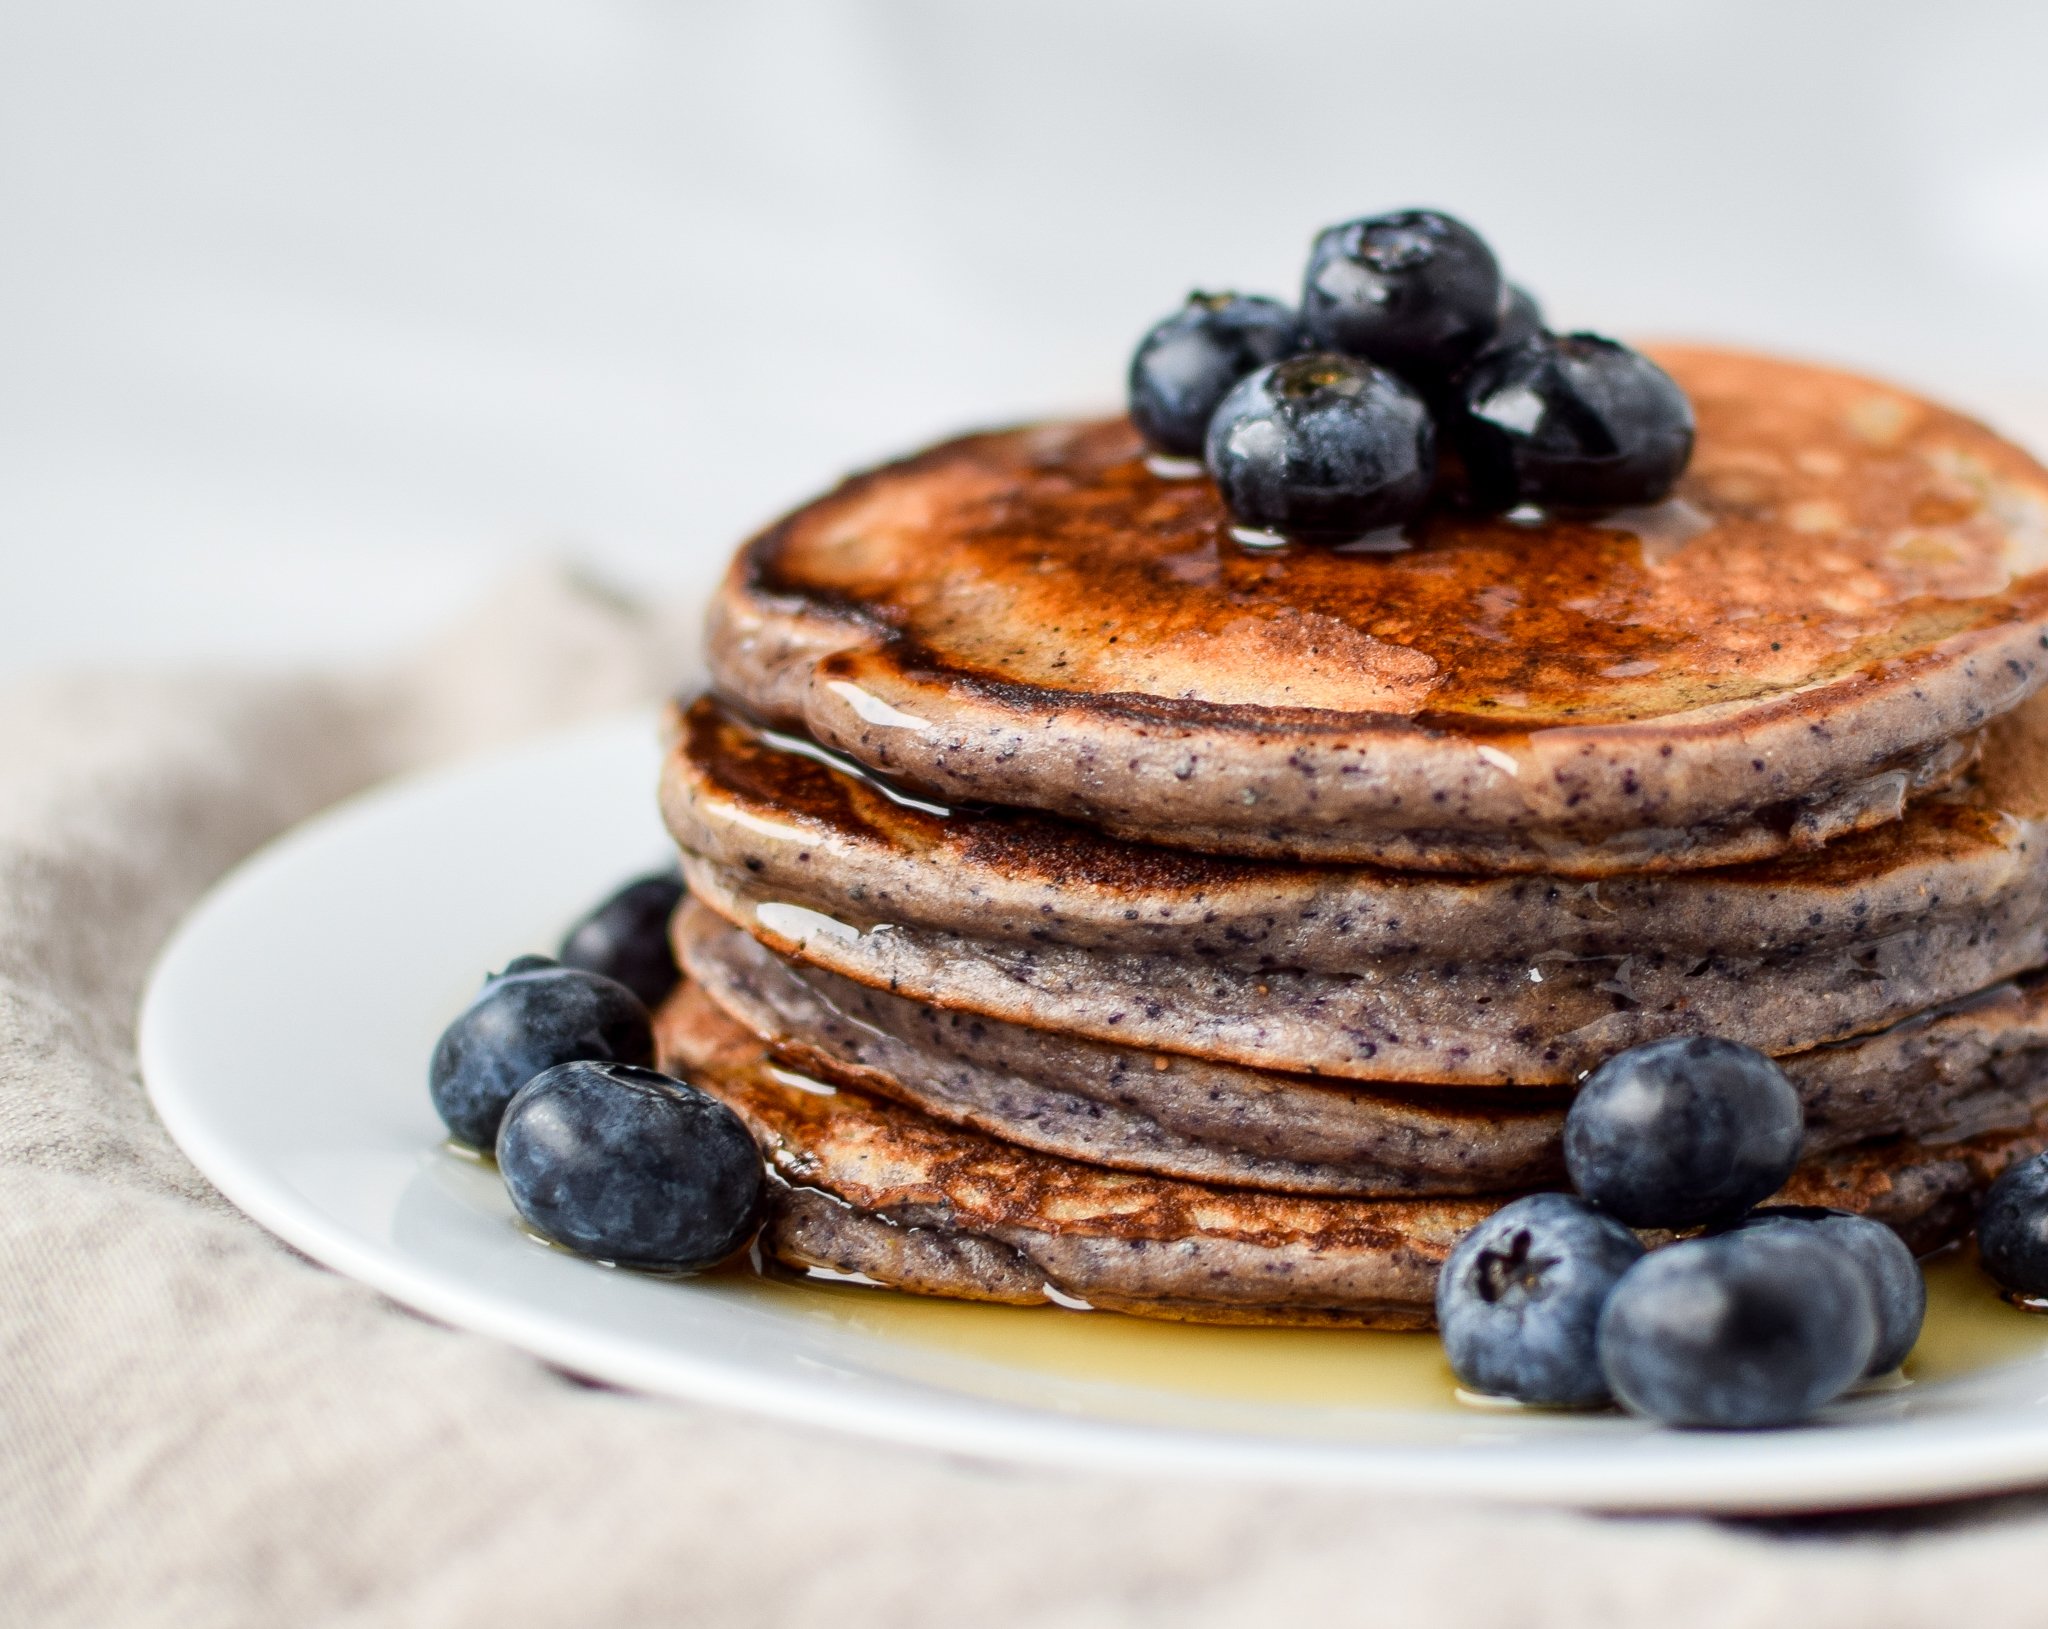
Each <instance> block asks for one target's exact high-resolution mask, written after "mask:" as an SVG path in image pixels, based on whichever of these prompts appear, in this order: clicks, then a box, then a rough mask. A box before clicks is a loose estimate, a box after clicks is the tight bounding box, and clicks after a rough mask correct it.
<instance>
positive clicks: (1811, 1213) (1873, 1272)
mask: <svg viewBox="0 0 2048 1629" xmlns="http://www.w3.org/2000/svg"><path fill="white" fill-rule="evenodd" d="M1766 1227H1791V1228H1803V1229H1811V1230H1812V1231H1813V1232H1814V1233H1815V1234H1817V1235H1818V1236H1819V1237H1820V1238H1823V1239H1826V1240H1828V1241H1829V1242H1830V1243H1832V1244H1835V1245H1838V1246H1840V1247H1841V1249H1843V1250H1844V1251H1846V1252H1847V1253H1848V1255H1849V1257H1850V1259H1851V1260H1853V1261H1854V1262H1855V1263H1856V1265H1857V1266H1858V1267H1860V1268H1861V1269H1862V1270H1863V1277H1864V1282H1865V1284H1866V1285H1868V1287H1869V1289H1870V1297H1871V1305H1872V1307H1873V1309H1874V1310H1875V1311H1876V1313H1877V1344H1876V1346H1875V1348H1874V1349H1873V1350H1872V1352H1871V1354H1870V1370H1869V1372H1870V1373H1871V1374H1890V1373H1891V1372H1892V1370H1894V1369H1896V1368H1897V1367H1898V1366H1899V1365H1900V1364H1901V1363H1904V1362H1905V1361H1906V1354H1907V1353H1908V1352H1910V1351H1912V1350H1913V1343H1914V1342H1915V1341H1917V1340H1918V1339H1919V1338H1920V1325H1921V1324H1922V1323H1923V1322H1924V1321H1925V1320H1926V1317H1927V1280H1926V1279H1925V1278H1923V1277H1921V1276H1920V1263H1919V1262H1917V1261H1915V1260H1914V1259H1913V1252H1912V1251H1911V1250H1909V1249H1907V1248H1906V1241H1905V1240H1904V1239H1902V1238H1900V1237H1899V1236H1898V1234H1896V1233H1894V1232H1893V1231H1892V1230H1891V1229H1890V1228H1888V1227H1886V1226H1885V1225H1884V1223H1882V1222H1879V1221H1873V1220H1872V1219H1871V1218H1870V1217H1868V1216H1859V1215H1857V1214H1856V1212H1854V1211H1853V1210H1835V1209H1833V1208H1831V1207H1830V1206H1826V1205H1766V1206H1764V1207H1763V1208H1762V1209H1761V1210H1753V1211H1751V1212H1750V1213H1749V1214H1748V1215H1747V1216H1745V1217H1743V1218H1742V1219H1741V1220H1740V1221H1738V1222H1735V1223H1733V1224H1732V1225H1731V1226H1730V1228H1729V1230H1728V1231H1729V1232H1731V1233H1748V1232H1753V1231H1754V1230H1755V1229H1757V1228H1766Z"/></svg>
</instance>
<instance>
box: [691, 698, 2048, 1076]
mask: <svg viewBox="0 0 2048 1629" xmlns="http://www.w3.org/2000/svg"><path fill="white" fill-rule="evenodd" d="M674 728H675V731H676V741H675V745H674V748H673V750H672V752H671V753H670V756H669V760H668V765H667V769H666V772H665V775H664V781H663V806H664V810H665V813H666V816H667V819H668V822H669V825H670V828H671V830H672V831H673V833H674V834H675V836H676V838H677V840H678V841H679V843H680V844H681V845H682V846H683V848H684V849H685V850H686V851H687V852H689V853H690V854H691V855H692V858H691V859H690V861H689V862H688V864H689V866H690V869H691V872H692V876H693V878H694V880H695V883H696V885H697V887H698V889H699V892H700V893H701V894H702V896H703V897H704V898H705V899H706V900H708V901H709V902H710V903H712V904H713V905H714V906H716V907H717V908H718V909H719V910H720V911H722V912H723V913H724V914H725V915H727V916H728V917H729V918H731V920H733V921H734V922H735V923H738V924H739V925H741V926H744V927H746V928H748V929H749V931H751V932H755V933H758V934H760V935H762V936H763V937H764V938H766V939H768V940H769V942H771V943H773V944H774V945H775V946H776V948H777V949H779V950H784V951H788V952H791V953H794V954H797V955H799V956H801V957H802V958H804V959H805V960H808V961H811V962H815V963H817V964H819V965H823V966H826V967H829V968H831V969H832V970H834V971H837V972H840V973H843V974H845V975H847V976H849V977H853V978H856V979H861V980H864V981H866V982H868V983H871V984H876V985H880V986H882V987H885V988H889V989H896V990H902V991H905V992H907V993H910V994H913V995H915V996H917V997H919V998H921V999H924V1000H928V1001H932V1002H936V1003H938V1004H940V1005H944V1006H950V1007H956V1008H960V1009H962V1010H967V1011H974V1012H979V1013H982V1014H984V1015H986V1016H989V1017H994V1018H1000V1019H1004V1020H1007V1021H1010V1022H1018V1023H1027V1024H1037V1025H1040V1026H1042V1027H1053V1026H1057V1027H1064V1028H1072V1029H1076V1030H1078V1031H1080V1032H1082V1033H1085V1034H1089V1035H1093V1036H1095V1037H1097V1038H1098V1039H1104V1040H1112V1041H1124V1040H1128V1041H1130V1042H1132V1043H1133V1044H1138V1045H1142V1046H1148V1047H1156V1048H1162V1049H1165V1050H1169V1051H1181V1052H1187V1053H1191V1054H1193V1055H1197V1056H1203V1057H1212V1058H1220V1059H1229V1060H1233V1061H1236V1062H1240V1063H1246V1064H1251V1065H1254V1066H1258V1067H1266V1068H1275V1069H1285V1070H1295V1071H1314V1072H1320V1073H1326V1074H1333V1075H1341V1076H1346V1077H1350V1078H1356V1079H1369V1080H1405V1081H1436V1082H1443V1083H1452V1084H1499V1083H1509V1082H1522V1083H1552V1084H1561V1083H1566V1082H1569V1081H1570V1080H1572V1079H1574V1078H1576V1076H1577V1075H1578V1074H1580V1073H1582V1072H1583V1071H1584V1070H1586V1069H1588V1068H1590V1067H1592V1066H1593V1065H1594V1064H1597V1063H1598V1062H1599V1061H1600V1059H1601V1058H1603V1057H1605V1056H1606V1055H1608V1054H1609V1053H1611V1052H1613V1051H1616V1050H1618V1049H1620V1048H1621V1047H1624V1046H1630V1045H1634V1044H1636V1043H1638V1042H1640V1041H1644V1040H1650V1039H1654V1038H1656V1037H1657V1036H1660V1035H1665V1034H1673V1033H1716V1034H1722V1035H1726V1036H1728V1037H1729V1038H1731V1039H1734V1040H1740V1041H1745V1042H1747V1043H1749V1044H1751V1045H1754V1046H1758V1047H1761V1048H1762V1049H1764V1050H1765V1051H1769V1052H1774V1053H1777V1052H1795V1051H1802V1050H1805V1049H1807V1048H1810V1047H1813V1046H1817V1045H1821V1044H1823V1043H1825V1042H1827V1041H1830V1040H1836V1039H1840V1038H1843V1037H1845V1036H1850V1035H1856V1034H1863V1033H1868V1032H1870V1031H1873V1030H1876V1029H1881V1028H1883V1027H1884V1026H1886V1025H1888V1024H1891V1023H1895V1022H1898V1021H1899V1020H1900V1019H1902V1018H1904V1017H1906V1016H1908V1015H1909V1014H1911V1013H1914V1012H1917V1011H1920V1010H1922V1009H1924V1008H1926V1007H1930V1006H1935V1005H1939V1004H1941V1003H1943V1002H1947V1001H1952V1000H1956V999H1958V998H1960V997H1962V996H1965V995H1967V994H1968V993H1970V992H1971V991H1973V990H1977V989H1981V988H1984V987H1985V986H1987V985H1990V984H1994V983H1997V982H1998V981H2000V980H2002V979H2005V978H2009V977H2012V976H2014V975H2016V974H2018V973H2021V972H2024V971H2026V970H2027V969H2029V968H2031V967H2034V966H2037V965H2039V964H2041V963H2042V962H2043V961H2044V960H2048V697H2042V698H2038V699H2032V700H2030V701H2028V702H2027V703H2024V704H2023V705H2022V706H2021V707H2020V708H2018V709H2017V710H2016V711H2014V712H2013V713H2012V714H2010V715H2008V716H2007V717H2005V718H2002V719H2000V720H1999V721H1998V722H1997V723H1996V724H1995V725H1994V726H1993V727H1992V728H1991V729H1990V730H1989V731H1988V732H1987V747H1986V751H1985V755H1984V759H1983V761H1982V763H1981V765H1980V766H1979V768H1978V770H1977V772H1976V773H1975V775H1974V776H1973V778H1972V780H1971V781H1970V782H1969V783H1968V784H1967V785H1966V786H1964V787H1961V788H1958V789H1956V790H1955V791H1954V792H1952V793H1946V794H1943V795H1941V796H1939V797H1937V798H1934V799H1931V800H1928V801H1926V802H1923V803H1922V804H1920V805H1918V806H1916V807H1915V808H1914V810H1913V811H1912V812H1911V813H1910V814H1909V815H1908V816H1907V817H1906V819H1904V820H1903V821H1900V822H1896V823H1894V824H1893V825H1892V826H1889V827H1885V828H1881V829H1879V830H1877V831H1873V832H1869V833H1864V834H1860V835H1858V836H1855V837H1851V838H1845V839H1843V840H1842V841H1841V842H1839V843H1837V844H1835V845H1832V846H1831V847H1829V848H1827V849H1825V850H1822V851H1819V852H1817V853H1810V854H1803V855H1797V856H1791V857H1786V858H1783V859H1779V860H1776V861H1773V862H1769V863H1766V864H1758V865H1754V866H1748V867H1740V868H1735V869H1733V870H1730V871H1717V872H1705V873H1702V872H1685V873H1676V874H1669V875H1662V876H1648V877H1627V878H1611V879H1606V880H1603V881H1600V882H1598V883H1583V882H1568V881H1565V880H1562V879H1557V878H1530V877H1443V876H1433V875H1424V874H1418V873H1401V872H1395V871H1389V870H1386V869H1384V868H1375V867H1335V866H1317V865H1302V864H1295V863H1289V862H1275V861H1248V860H1238V859H1223V858H1215V857H1210V856H1200V855H1192V854H1188V853H1186V852H1184V851H1176V850H1168V849H1161V848H1157V847H1152V846H1147V845H1143V844H1137V843H1131V842H1124V841H1119V840H1117V839H1114V838H1108V837H1104V836H1102V835H1100V834H1097V833H1093V832H1090V831H1089V830H1088V829H1087V828H1085V827H1081V826H1078V825H1075V824H1073V823H1071V822H1065V821H1058V820H1051V819H1047V818H1045V817H1041V816H1034V815H1029V814H1020V813H1016V812H1014V811H996V810H986V811H973V812H969V811H956V812H953V813H951V814H946V815H940V814H935V813H933V812H932V811H931V810H929V809H919V808H915V807H910V806H907V805H905V804H903V803H902V802H900V801H899V800H898V798H897V797H892V796H891V795H889V794H888V793H887V792H885V791H884V790H883V789H881V788H879V787H876V786H875V785H873V784H870V783H868V782H866V781H863V780H862V779H861V778H859V777H858V776H857V775H854V774H849V773H845V772H842V771H840V770H836V769H834V768H833V767H831V766H830V765H829V764H827V763H825V762H821V761H818V759H817V758H816V756H815V755H807V753H809V751H810V749H807V748H806V747H805V746H804V744H803V743H801V742H797V741H794V740H791V739H790V738H784V737H775V736H772V735H766V734H764V733H762V732H761V731H759V730H757V729H755V728H753V727H751V726H749V725H747V724H745V723H743V722H742V721H740V720H737V719H735V718H734V717H732V716H731V715H730V714H729V713H726V712H725V711H723V710H722V709H721V708H719V707H718V706H717V705H716V704H715V703H713V702H710V701H708V700H700V701H698V702H697V703H695V704H694V705H692V706H691V707H689V708H688V709H687V710H686V711H685V712H683V713H682V715H681V716H680V717H679V718H678V719H676V720H675V722H674ZM791 907H795V908H794V909H792V908H791ZM764 913H765V914H764ZM883 929H886V932H884V931H879V930H883Z"/></svg>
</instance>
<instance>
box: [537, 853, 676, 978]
mask: <svg viewBox="0 0 2048 1629" xmlns="http://www.w3.org/2000/svg"><path fill="white" fill-rule="evenodd" d="M683 893H684V889H683V879H682V878H681V877H680V876H679V875H678V874H677V873H675V872H673V871H663V872H658V873H656V874H655V875H654V876H651V877H636V878H634V880H633V881H631V882H629V883H627V884H626V885H625V886H624V887H623V888H621V889H619V891H618V892H617V893H615V894H613V895H612V896H611V897H610V898H608V899H606V900H605V901H604V903H603V904H601V905H599V906H598V907H597V908H596V909H595V910H593V911H592V912H591V913H590V914H589V915H588V916H586V917H584V918H583V920H582V921H580V922H578V923H577V924H576V925H575V926H574V927H573V928H571V929H570V930H569V932H568V935H567V937H565V938H564V939H563V940H562V950H561V956H562V961H563V962H564V963H565V964H566V965H567V966H570V967H580V968H582V969H584V971H586V972H590V973H602V974H603V975H604V976H605V977H606V978H608V979H617V980H618V981H619V982H620V983H621V984H623V985H624V986H625V987H626V988H627V989H629V990H631V991H632V992H633V994H635V995H636V996H638V997H639V998H640V999H641V1000H642V1001H643V1002H645V1003H646V1004H647V1005H648V1007H650V1008H653V1007H658V1006H660V1005H661V1004H662V1002H664V1001H666V1000H667V999H668V997H669V994H670V992H671V991H673V990H674V989H675V987H676V985H677V984H678V983H679V982H681V980H682V976H683V974H682V969H680V968H679V967H677V966H676V953H675V950H674V949H673V947H671V946H670V944H669V938H668V920H669V918H670V917H672V916H674V915H675V912H676V907H677V906H678V905H680V904H681V903H682V901H683Z"/></svg>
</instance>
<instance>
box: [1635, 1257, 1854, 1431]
mask: <svg viewBox="0 0 2048 1629" xmlns="http://www.w3.org/2000/svg"><path fill="white" fill-rule="evenodd" d="M1598 1339H1599V1349H1600V1367H1601V1370H1602V1372H1604V1373H1605V1375H1606V1376H1607V1383H1608V1385H1609V1386H1610V1387H1612V1388H1613V1391H1614V1395H1615V1397H1616V1398H1618V1399H1619V1400H1620V1401H1621V1403H1622V1404H1623V1406H1625V1407H1626V1408H1628V1409H1629V1410H1630V1411H1631V1412H1633V1413H1636V1414H1646V1415H1648V1416H1649V1417H1650V1418H1651V1419H1654V1420H1661V1421H1663V1422H1664V1423H1665V1424H1666V1425H1691V1426H1721V1427H1747V1426H1772V1425H1791V1424H1793V1423H1794V1422H1795V1421H1798V1420H1802V1419H1804V1418H1806V1416H1807V1415H1809V1414H1811V1413H1812V1412H1813V1411H1814V1410H1815V1409H1817V1408H1819V1407H1821V1406H1822V1405H1823V1404H1824V1403H1827V1402H1830V1401H1832V1400H1833V1399H1834V1398H1836V1397H1839V1396H1840V1395H1841V1394H1842V1393H1843V1392H1844V1391H1846V1390H1848V1388H1849V1387H1850V1386H1851V1385H1853V1384H1854V1383H1855V1382H1856V1380H1857V1379H1858V1378H1859V1377H1860V1376H1861V1375H1863V1373H1864V1372H1865V1371H1866V1370H1867V1369H1868V1368H1869V1366H1870V1354H1871V1351H1872V1349H1873V1348H1874V1346H1875V1345H1876V1341H1877V1314H1876V1312H1875V1311H1874V1310H1873V1309H1872V1307H1871V1304H1870V1290H1869V1288H1868V1286H1867V1285H1866V1283H1865V1281H1864V1275H1863V1273H1862V1272H1861V1271H1860V1270H1859V1269H1858V1267H1857V1265H1856V1263H1855V1262H1854V1261H1853V1260H1852V1259H1851V1258H1850V1256H1849V1254H1848V1252H1847V1251H1845V1250H1843V1249H1842V1248H1841V1247H1840V1246H1838V1245H1836V1244H1834V1243H1832V1242H1831V1241H1829V1240H1827V1239H1825V1238H1823V1237H1821V1236H1820V1234H1819V1233H1818V1232H1817V1231H1814V1230H1812V1229H1807V1228H1790V1227H1765V1228H1758V1229H1756V1230H1754V1231H1752V1232H1746V1233H1721V1234H1716V1235H1714V1236H1712V1237H1709V1238H1703V1239H1689V1240H1686V1241H1685V1242H1684V1243H1681V1244H1674V1245H1670V1246H1668V1247H1666V1248H1665V1249H1662V1250H1656V1251H1652V1252H1651V1253H1650V1254H1649V1255H1648V1256H1646V1257H1644V1258H1643V1260H1642V1261H1640V1262H1638V1263H1637V1264H1636V1265H1635V1266H1634V1267H1631V1268H1630V1269H1629V1270H1628V1271H1627V1272H1626V1273H1624V1274H1622V1277H1621V1282H1620V1283H1619V1284H1617V1285H1615V1287H1614V1293H1613V1294H1612V1295H1610V1296H1609V1297H1608V1298H1607V1306H1606V1309H1605V1310H1604V1311H1603V1312H1602V1313H1601V1314H1600V1327H1599V1336H1598Z"/></svg>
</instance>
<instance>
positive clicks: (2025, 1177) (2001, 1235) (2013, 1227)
mask: <svg viewBox="0 0 2048 1629" xmlns="http://www.w3.org/2000/svg"><path fill="white" fill-rule="evenodd" d="M1977 1255H1978V1257H1979V1258H1980V1259H1981V1260H1982V1261H1983V1263H1984V1270H1985V1271H1986V1272H1987V1273H1989V1274H1990V1275H1991V1276H1992V1277H1993V1278H1995V1279H1997V1280H1998V1282H1999V1284H2000V1285H2001V1286H2002V1287H2003V1288H2005V1289H2007V1290H2009V1291H2011V1292H2012V1293H2013V1294H2014V1295H2023V1296H2027V1297H2029V1298H2039V1297H2042V1296H2048V1154H2036V1155H2034V1156H2033V1158H2031V1159H2024V1160H2020V1161H2019V1162H2018V1163H2017V1164H2013V1165H2008V1166H2007V1167H2006V1168H2005V1169H2004V1170H2003V1171H2001V1172H2000V1173H1999V1176H1998V1180H1997V1181H1996V1182H1994V1183H1992V1184H1991V1191H1990V1192H1989V1193H1987V1194H1985V1196H1984V1202H1983V1203H1982V1204H1981V1205H1979V1206H1978V1207H1977Z"/></svg>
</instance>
